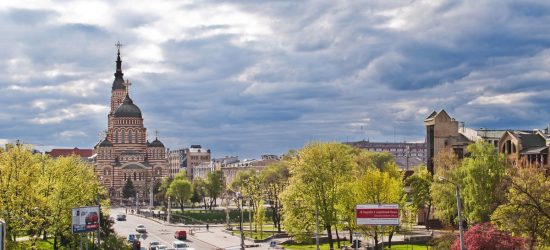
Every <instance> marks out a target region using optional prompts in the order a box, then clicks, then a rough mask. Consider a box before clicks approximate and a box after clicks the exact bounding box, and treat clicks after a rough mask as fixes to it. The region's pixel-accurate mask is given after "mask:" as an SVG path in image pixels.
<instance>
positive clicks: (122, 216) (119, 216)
mask: <svg viewBox="0 0 550 250" xmlns="http://www.w3.org/2000/svg"><path fill="white" fill-rule="evenodd" d="M116 220H118V221H121V220H126V215H125V214H119V215H117V216H116Z"/></svg>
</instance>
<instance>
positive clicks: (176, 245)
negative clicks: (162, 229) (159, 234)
mask: <svg viewBox="0 0 550 250" xmlns="http://www.w3.org/2000/svg"><path fill="white" fill-rule="evenodd" d="M172 247H173V248H174V249H176V250H183V249H185V250H194V249H193V248H190V247H189V246H188V245H187V243H185V242H183V241H181V240H176V241H174V242H172Z"/></svg>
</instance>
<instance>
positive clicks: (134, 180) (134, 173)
mask: <svg viewBox="0 0 550 250" xmlns="http://www.w3.org/2000/svg"><path fill="white" fill-rule="evenodd" d="M136 177H137V176H136V173H134V181H135V180H137V178H136Z"/></svg>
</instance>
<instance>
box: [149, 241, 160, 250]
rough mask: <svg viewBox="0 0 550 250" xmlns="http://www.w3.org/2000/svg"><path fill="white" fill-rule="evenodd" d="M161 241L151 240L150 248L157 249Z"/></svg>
mask: <svg viewBox="0 0 550 250" xmlns="http://www.w3.org/2000/svg"><path fill="white" fill-rule="evenodd" d="M159 245H160V243H159V242H158V241H151V242H149V250H156V249H157V246H159Z"/></svg>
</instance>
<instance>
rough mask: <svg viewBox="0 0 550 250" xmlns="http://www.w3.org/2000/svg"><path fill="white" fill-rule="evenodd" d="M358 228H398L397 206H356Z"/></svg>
mask: <svg viewBox="0 0 550 250" xmlns="http://www.w3.org/2000/svg"><path fill="white" fill-rule="evenodd" d="M355 215H356V218H357V225H358V226H399V204H357V205H355Z"/></svg>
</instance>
